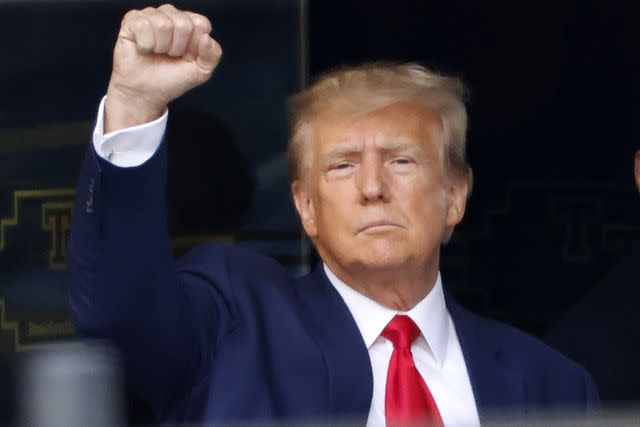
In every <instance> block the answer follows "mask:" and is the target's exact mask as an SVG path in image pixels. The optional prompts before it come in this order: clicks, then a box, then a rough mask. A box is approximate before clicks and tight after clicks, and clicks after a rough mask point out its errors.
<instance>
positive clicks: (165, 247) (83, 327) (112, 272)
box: [69, 144, 229, 419]
mask: <svg viewBox="0 0 640 427" xmlns="http://www.w3.org/2000/svg"><path fill="white" fill-rule="evenodd" d="M165 158H166V150H165V146H164V144H161V146H160V147H159V149H158V150H157V151H156V152H155V154H153V156H152V157H151V158H150V159H149V160H147V161H146V162H145V163H143V164H142V165H140V166H138V167H130V168H120V167H117V166H115V165H113V164H111V163H109V162H107V161H105V160H104V159H102V158H100V157H99V156H98V155H97V154H96V152H95V151H94V148H93V146H90V147H89V150H88V153H87V155H86V158H85V161H84V164H83V167H82V171H81V174H80V179H79V183H78V188H77V193H76V197H77V199H76V207H75V212H74V218H73V225H72V230H71V236H70V241H69V264H70V274H71V282H70V305H71V312H72V316H73V319H74V322H75V324H76V327H77V330H78V333H79V335H80V336H82V337H91V338H101V339H107V340H110V341H111V342H112V343H113V344H114V345H115V346H116V347H117V348H118V349H119V350H120V352H121V354H122V359H123V361H124V365H125V372H126V376H127V379H128V382H129V383H130V386H131V387H132V388H133V389H134V391H135V392H136V393H137V394H139V395H140V396H141V397H142V398H143V399H144V400H146V401H147V402H148V403H149V404H150V405H151V407H152V408H153V409H154V412H155V414H156V416H158V417H159V418H160V419H164V417H166V416H167V414H168V413H169V412H170V411H171V410H172V409H173V407H175V405H176V404H178V403H179V402H180V400H181V399H183V398H184V396H185V395H186V394H188V393H189V391H190V390H191V389H192V387H193V386H194V384H195V383H196V382H199V381H201V380H202V376H203V375H206V372H205V371H206V369H205V367H206V366H207V363H206V362H207V360H208V359H209V358H210V357H212V353H213V351H214V348H213V346H214V345H215V342H216V341H217V339H218V337H219V336H220V334H221V330H222V329H223V327H224V325H225V321H226V318H227V316H228V314H229V312H228V311H227V310H225V304H222V303H220V301H219V296H218V295H217V294H216V292H215V290H214V289H213V288H212V287H211V286H207V284H206V283H204V282H203V281H202V280H200V281H197V280H192V279H190V278H189V277H188V276H178V275H176V273H175V271H174V260H173V256H172V248H171V244H170V239H169V236H168V231H167V226H166V206H165V204H166V201H165V179H166V178H165V176H166V172H165V169H166V167H165V166H166V165H165V163H166V160H165ZM220 262H221V263H224V261H223V260H221V261H220ZM220 268H221V269H222V268H224V267H223V266H221V267H220Z"/></svg>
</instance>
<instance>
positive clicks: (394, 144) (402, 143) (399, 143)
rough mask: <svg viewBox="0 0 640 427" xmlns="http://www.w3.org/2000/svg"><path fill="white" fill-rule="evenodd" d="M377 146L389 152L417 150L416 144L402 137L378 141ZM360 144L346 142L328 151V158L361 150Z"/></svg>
mask: <svg viewBox="0 0 640 427" xmlns="http://www.w3.org/2000/svg"><path fill="white" fill-rule="evenodd" d="M376 147H377V148H378V149H381V150H383V151H387V152H398V151H406V150H415V149H416V145H415V144H414V143H412V142H409V141H407V140H406V139H403V138H400V139H396V140H381V141H379V142H376ZM360 151H361V149H360V145H359V144H356V143H345V144H343V145H340V146H338V147H336V148H334V149H332V150H331V151H329V152H328V153H327V158H334V157H340V156H343V155H345V154H354V153H358V152H360Z"/></svg>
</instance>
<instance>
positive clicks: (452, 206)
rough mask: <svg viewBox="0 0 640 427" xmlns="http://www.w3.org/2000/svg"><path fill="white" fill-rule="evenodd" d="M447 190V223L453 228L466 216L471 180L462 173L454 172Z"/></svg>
mask: <svg viewBox="0 0 640 427" xmlns="http://www.w3.org/2000/svg"><path fill="white" fill-rule="evenodd" d="M445 191H446V196H445V197H447V202H448V204H447V219H446V223H447V226H448V227H451V228H453V227H455V226H456V225H458V224H459V223H460V221H462V218H463V217H464V211H465V209H466V207H467V197H468V195H469V180H468V179H467V178H466V177H465V176H463V175H462V174H458V173H452V174H450V177H449V182H448V187H447V188H446V190H445Z"/></svg>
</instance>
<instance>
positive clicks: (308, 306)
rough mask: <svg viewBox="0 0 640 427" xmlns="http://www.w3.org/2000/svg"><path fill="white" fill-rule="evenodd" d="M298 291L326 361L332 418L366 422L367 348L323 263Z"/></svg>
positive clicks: (368, 394)
mask: <svg viewBox="0 0 640 427" xmlns="http://www.w3.org/2000/svg"><path fill="white" fill-rule="evenodd" d="M297 293H298V296H299V299H300V302H301V305H302V310H301V316H302V318H303V321H304V322H305V324H306V325H307V327H308V329H309V331H310V332H311V334H312V336H313V337H314V338H315V340H316V343H317V344H318V346H319V347H320V349H321V351H322V353H323V356H324V360H325V363H326V368H327V377H328V385H329V390H328V392H329V405H330V408H329V411H330V414H331V417H332V418H333V419H335V420H338V421H345V420H348V421H355V422H360V421H365V420H366V418H367V416H368V414H369V409H370V406H371V398H372V395H373V374H372V371H371V361H370V359H369V353H368V350H367V348H366V346H365V344H364V341H363V339H362V335H361V334H360V330H359V329H358V326H357V325H356V322H355V320H354V319H353V316H352V315H351V312H350V311H349V309H348V307H347V306H346V304H345V303H344V301H343V300H342V298H341V297H340V295H339V294H338V292H337V291H336V290H335V288H334V287H333V286H332V285H331V283H330V282H329V279H327V277H326V275H325V273H324V271H323V269H322V265H320V266H319V267H318V268H316V270H315V271H314V272H313V273H312V274H311V275H309V276H307V277H305V278H304V279H302V280H301V281H300V282H299V283H298V286H297Z"/></svg>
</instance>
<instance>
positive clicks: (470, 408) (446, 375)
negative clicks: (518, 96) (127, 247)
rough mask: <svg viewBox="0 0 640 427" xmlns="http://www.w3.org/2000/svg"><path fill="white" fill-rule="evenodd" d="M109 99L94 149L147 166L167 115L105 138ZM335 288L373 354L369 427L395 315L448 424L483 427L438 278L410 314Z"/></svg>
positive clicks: (380, 415) (378, 407)
mask: <svg viewBox="0 0 640 427" xmlns="http://www.w3.org/2000/svg"><path fill="white" fill-rule="evenodd" d="M105 99H106V97H105V98H103V99H102V101H101V102H100V107H99V109H98V117H97V120H96V126H95V129H94V132H93V145H94V147H95V150H96V152H97V153H98V155H99V156H101V157H102V158H103V159H105V160H107V161H109V162H110V163H112V164H114V165H116V166H119V167H135V166H139V165H141V164H143V163H144V162H146V161H147V160H148V159H149V158H151V156H153V154H154V153H155V151H156V150H157V149H158V147H159V146H160V143H161V141H162V135H163V133H164V131H165V128H166V125H167V118H168V112H167V111H165V113H164V114H163V115H162V117H160V118H158V119H157V120H155V121H153V122H150V123H146V124H143V125H140V126H135V127H131V128H127V129H122V130H119V131H116V132H112V133H109V134H106V135H105V134H104V131H103V129H104V127H103V120H104V119H103V115H104V102H105ZM324 270H325V272H326V274H327V277H328V278H329V281H330V282H331V284H332V285H333V286H334V287H335V288H336V290H337V291H338V293H339V294H340V296H341V297H342V299H343V300H344V302H345V304H346V305H347V307H348V308H349V311H350V312H351V314H352V316H353V318H354V319H355V321H356V324H357V326H358V329H359V330H360V333H361V334H362V339H363V340H364V344H365V345H366V347H367V349H368V350H369V358H370V360H371V368H372V372H373V399H372V401H371V408H370V410H369V417H368V420H367V426H369V427H377V426H381V427H382V426H385V414H384V412H385V411H384V408H385V404H384V402H385V389H386V380H387V371H388V368H389V361H390V360H391V354H392V352H393V344H392V343H391V342H390V341H389V340H387V339H386V338H384V337H382V336H380V334H381V333H382V330H383V329H384V327H385V326H386V325H387V323H389V322H390V321H391V319H392V318H393V317H394V316H395V315H396V314H399V313H400V314H406V315H407V316H409V317H410V318H411V319H412V320H413V321H414V322H415V323H416V325H417V326H418V327H419V328H420V331H421V335H420V336H419V337H418V338H417V339H416V340H415V341H414V342H413V344H412V346H411V353H412V354H413V358H414V361H415V364H416V367H417V368H418V371H419V372H420V375H422V378H423V379H424V380H425V382H426V384H427V386H428V387H429V390H431V394H432V395H433V398H434V400H435V401H436V404H437V405H438V410H439V411H440V416H441V417H442V421H443V422H444V424H445V426H464V427H466V426H479V425H480V421H479V418H478V411H477V408H476V404H475V399H474V397H473V390H472V388H471V382H470V380H469V374H468V373H467V367H466V365H465V361H464V357H463V356H462V350H461V348H460V342H459V341H458V335H457V334H456V330H455V327H454V325H453V321H452V320H451V317H450V316H449V312H448V311H447V307H446V305H445V301H444V292H443V290H442V282H441V279H440V274H439V273H438V278H437V281H436V284H435V286H434V288H433V289H432V291H431V292H430V293H429V294H428V295H427V296H426V297H425V298H424V299H423V300H422V301H420V302H419V303H418V304H417V305H416V306H415V307H413V308H412V309H411V310H409V311H408V312H406V313H401V312H398V311H396V310H392V309H390V308H387V307H385V306H383V305H380V304H378V303H377V302H375V301H373V300H371V299H369V298H368V297H366V296H364V295H362V294H360V293H359V292H357V291H355V290H354V289H352V288H351V287H349V286H348V285H346V284H345V283H344V282H342V281H341V280H340V279H338V278H337V277H336V276H335V275H334V274H333V273H332V272H331V270H329V268H328V267H327V266H326V265H324Z"/></svg>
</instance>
